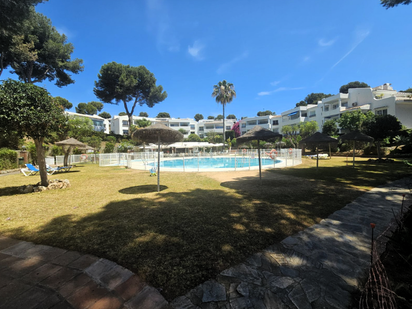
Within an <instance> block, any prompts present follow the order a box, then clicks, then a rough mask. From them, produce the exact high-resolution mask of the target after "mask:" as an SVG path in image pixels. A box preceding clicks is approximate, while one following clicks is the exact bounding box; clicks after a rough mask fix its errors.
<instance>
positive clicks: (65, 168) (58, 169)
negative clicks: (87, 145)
mask: <svg viewBox="0 0 412 309" xmlns="http://www.w3.org/2000/svg"><path fill="white" fill-rule="evenodd" d="M46 167H47V171H48V172H51V171H53V173H55V172H68V171H70V169H71V168H72V167H73V166H72V165H69V166H56V167H51V166H49V165H46ZM53 173H52V174H53Z"/></svg>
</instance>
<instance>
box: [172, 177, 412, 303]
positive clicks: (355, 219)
mask: <svg viewBox="0 0 412 309" xmlns="http://www.w3.org/2000/svg"><path fill="white" fill-rule="evenodd" d="M411 184H412V178H406V179H402V180H398V181H395V182H392V183H390V184H388V185H385V186H382V187H378V188H374V189H373V190H371V191H369V192H367V193H365V194H364V195H362V196H361V197H359V198H357V199H356V200H355V201H353V202H352V203H350V204H348V205H347V206H345V207H344V208H343V209H341V210H339V211H336V212H335V213H333V214H332V215H331V216H329V218H327V219H325V220H322V221H321V222H320V223H319V224H316V225H314V226H312V227H310V228H308V229H306V230H304V231H302V232H300V233H297V234H296V235H293V236H290V237H288V238H286V239H284V240H283V241H282V242H281V243H280V244H276V245H273V246H271V247H269V248H267V249H266V250H264V251H263V252H260V253H257V254H255V255H253V256H251V257H250V258H248V259H247V260H246V261H245V262H244V263H243V264H239V265H236V266H234V267H232V268H229V269H227V270H225V271H223V272H222V273H220V275H219V276H218V277H217V278H216V279H215V280H209V281H207V282H205V283H204V284H202V285H199V286H198V287H197V288H195V289H193V290H191V291H190V292H188V293H187V294H186V295H184V296H181V297H178V298H176V299H175V300H174V301H173V302H172V303H171V306H172V308H176V309H178V308H179V309H196V308H202V309H203V308H226V309H229V308H230V309H235V308H236V309H237V308H239V309H240V308H242V309H243V308H247V309H252V308H253V309H272V308H285V309H286V308H299V309H306V308H308V309H310V308H328V309H332V308H342V309H343V308H348V307H349V305H350V300H351V293H352V292H353V291H354V290H355V289H356V287H357V285H358V283H359V282H360V279H361V278H365V277H366V275H367V271H368V267H369V265H370V239H371V228H370V223H372V222H373V223H375V224H376V229H375V235H379V234H380V233H382V232H383V231H384V230H385V229H386V227H387V226H388V225H389V223H390V221H391V220H392V218H393V211H394V212H395V213H397V212H399V211H400V208H401V205H402V199H403V196H402V195H403V194H406V195H407V198H408V200H407V202H406V203H408V205H410V204H411V203H412V199H411V194H410V193H411V192H410V188H411Z"/></svg>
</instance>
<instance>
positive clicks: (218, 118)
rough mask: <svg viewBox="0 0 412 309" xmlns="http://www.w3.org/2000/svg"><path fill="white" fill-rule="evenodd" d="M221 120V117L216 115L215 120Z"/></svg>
mask: <svg viewBox="0 0 412 309" xmlns="http://www.w3.org/2000/svg"><path fill="white" fill-rule="evenodd" d="M222 119H223V115H217V116H216V117H215V120H222Z"/></svg>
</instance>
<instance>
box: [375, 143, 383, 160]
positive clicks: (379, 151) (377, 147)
mask: <svg viewBox="0 0 412 309" xmlns="http://www.w3.org/2000/svg"><path fill="white" fill-rule="evenodd" d="M376 152H377V153H378V159H379V161H380V160H381V159H382V155H381V142H380V141H376Z"/></svg>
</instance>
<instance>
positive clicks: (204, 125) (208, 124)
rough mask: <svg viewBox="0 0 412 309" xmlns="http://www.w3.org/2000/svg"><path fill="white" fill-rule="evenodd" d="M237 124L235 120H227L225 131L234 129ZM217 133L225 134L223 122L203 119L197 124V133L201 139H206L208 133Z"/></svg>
mask: <svg viewBox="0 0 412 309" xmlns="http://www.w3.org/2000/svg"><path fill="white" fill-rule="evenodd" d="M235 123H236V120H235V119H225V131H229V130H231V129H232V127H233V125H234V124H235ZM210 132H216V133H219V134H223V120H214V119H202V120H199V122H198V123H197V132H195V133H196V134H197V135H199V137H201V138H204V137H206V136H207V133H210Z"/></svg>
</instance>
